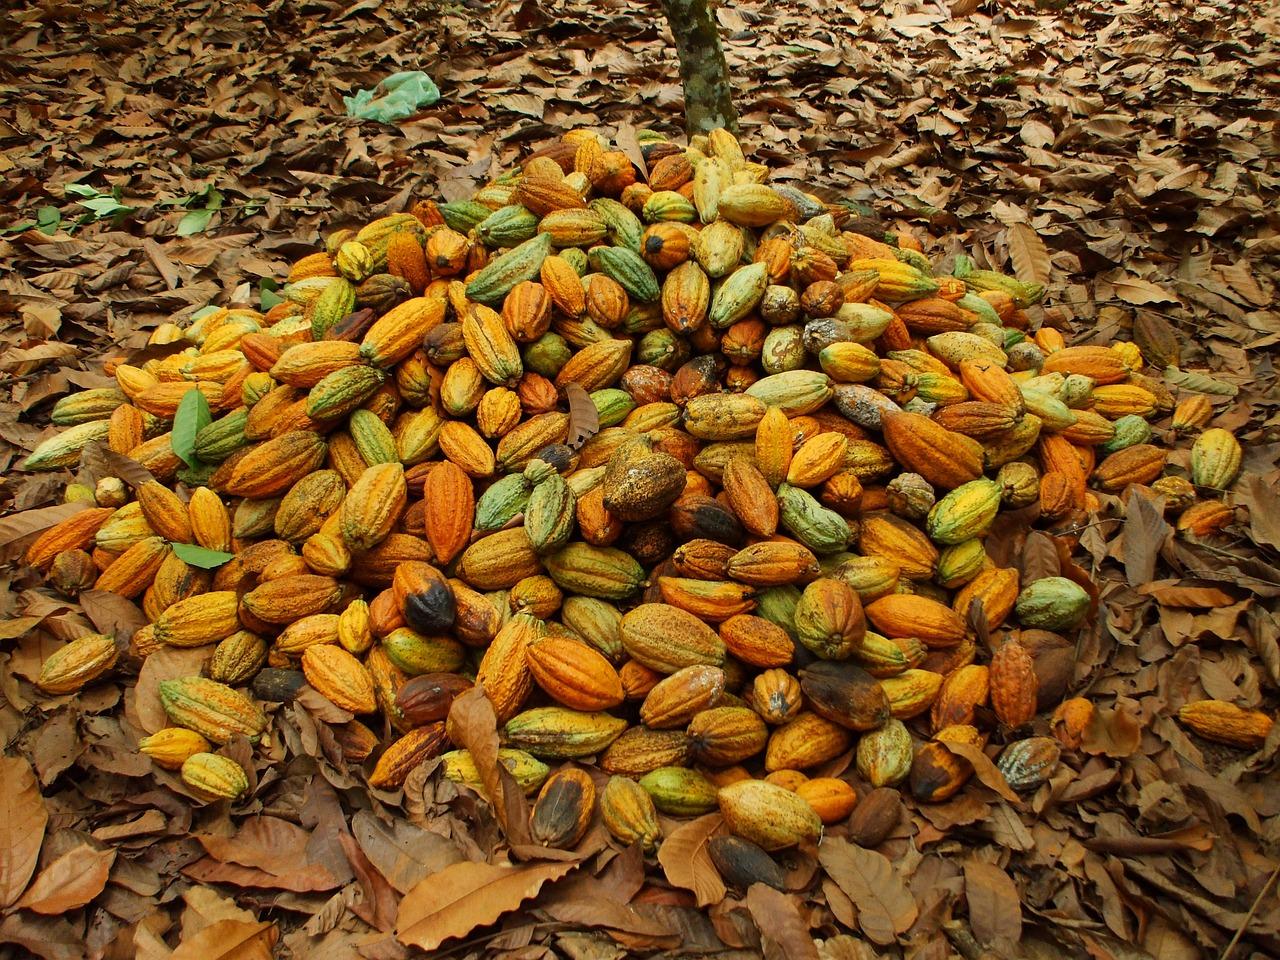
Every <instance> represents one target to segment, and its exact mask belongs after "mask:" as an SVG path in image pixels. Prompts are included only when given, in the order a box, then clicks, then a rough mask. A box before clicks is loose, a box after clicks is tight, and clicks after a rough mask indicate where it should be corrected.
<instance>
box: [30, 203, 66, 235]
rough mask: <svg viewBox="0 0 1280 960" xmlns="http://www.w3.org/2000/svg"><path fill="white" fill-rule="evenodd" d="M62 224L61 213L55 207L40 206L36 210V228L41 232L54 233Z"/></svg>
mask: <svg viewBox="0 0 1280 960" xmlns="http://www.w3.org/2000/svg"><path fill="white" fill-rule="evenodd" d="M60 226H62V213H61V211H59V210H58V208H57V207H54V206H47V207H41V208H40V209H39V210H37V211H36V229H37V230H39V231H40V232H41V233H46V234H50V235H52V234H55V233H57V232H58V228H59V227H60Z"/></svg>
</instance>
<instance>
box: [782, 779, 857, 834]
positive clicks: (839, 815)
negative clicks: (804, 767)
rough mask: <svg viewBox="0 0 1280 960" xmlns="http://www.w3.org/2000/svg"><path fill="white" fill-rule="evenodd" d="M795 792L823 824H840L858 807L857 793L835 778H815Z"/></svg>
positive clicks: (805, 782)
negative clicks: (811, 808)
mask: <svg viewBox="0 0 1280 960" xmlns="http://www.w3.org/2000/svg"><path fill="white" fill-rule="evenodd" d="M795 792H796V793H797V794H799V796H800V798H801V799H802V800H804V801H805V803H807V804H809V806H811V807H813V812H814V813H816V814H817V815H818V817H819V819H821V820H822V822H823V823H839V822H840V821H842V820H844V819H845V818H846V817H848V816H849V814H851V813H853V808H854V807H856V806H857V805H858V794H857V791H855V790H854V789H853V787H851V786H850V785H849V784H848V783H847V782H845V781H844V780H838V779H836V778H835V777H814V778H813V779H812V780H806V781H804V782H803V783H801V784H799V785H798V786H797V787H796V788H795Z"/></svg>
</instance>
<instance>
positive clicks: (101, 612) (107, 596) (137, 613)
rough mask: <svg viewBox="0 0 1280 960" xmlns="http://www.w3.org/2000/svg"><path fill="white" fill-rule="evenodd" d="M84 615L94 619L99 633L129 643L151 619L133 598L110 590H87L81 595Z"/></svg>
mask: <svg viewBox="0 0 1280 960" xmlns="http://www.w3.org/2000/svg"><path fill="white" fill-rule="evenodd" d="M79 600H80V606H81V608H83V610H84V615H85V616H86V617H88V618H89V619H90V620H92V621H93V625H94V627H96V628H97V630H98V632H99V633H105V634H107V635H108V636H112V637H115V638H116V642H117V643H119V644H127V643H128V642H129V641H130V640H131V639H133V635H134V634H135V633H137V632H138V630H140V629H141V628H142V627H145V626H146V625H147V624H148V623H150V622H151V621H150V620H149V619H148V618H147V615H146V614H145V613H143V612H142V610H141V609H139V607H138V605H137V604H136V603H134V602H133V601H132V600H129V599H127V598H125V597H122V596H120V594H118V593H112V592H111V591H109V590H86V591H85V592H84V593H82V594H80V596H79Z"/></svg>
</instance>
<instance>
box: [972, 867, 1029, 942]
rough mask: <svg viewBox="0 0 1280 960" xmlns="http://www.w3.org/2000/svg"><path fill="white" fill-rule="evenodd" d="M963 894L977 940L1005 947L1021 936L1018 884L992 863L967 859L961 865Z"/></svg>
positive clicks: (1020, 907) (1017, 940)
mask: <svg viewBox="0 0 1280 960" xmlns="http://www.w3.org/2000/svg"><path fill="white" fill-rule="evenodd" d="M964 895H965V899H966V900H968V901H969V924H970V926H972V927H973V933H974V935H975V936H976V937H977V938H978V940H979V941H980V942H981V943H984V944H986V945H987V946H994V945H995V944H997V943H1000V944H1003V945H1005V946H1006V947H1007V946H1009V945H1011V944H1016V943H1018V942H1019V941H1020V940H1021V939H1022V906H1021V898H1020V897H1019V895H1018V888H1017V887H1016V886H1015V885H1014V883H1013V881H1012V880H1011V879H1010V878H1009V875H1008V874H1007V873H1005V872H1004V871H1003V870H1001V869H1000V868H999V867H997V866H995V865H994V864H990V863H987V862H985V861H983V860H969V861H967V862H966V863H965V865H964Z"/></svg>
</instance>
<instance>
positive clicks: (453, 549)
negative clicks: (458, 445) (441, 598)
mask: <svg viewBox="0 0 1280 960" xmlns="http://www.w3.org/2000/svg"><path fill="white" fill-rule="evenodd" d="M422 497H423V502H424V503H425V504H426V513H425V517H424V527H425V532H426V539H427V542H428V543H429V544H431V550H432V552H433V553H434V554H435V556H436V560H437V562H438V563H440V564H441V565H444V564H448V563H449V562H451V561H452V560H453V558H454V557H456V556H458V554H460V553H461V552H462V551H463V550H465V549H466V547H467V544H468V543H469V542H470V539H471V530H472V527H473V526H474V523H475V512H476V501H475V488H474V486H473V485H472V481H471V478H470V477H469V476H467V474H466V472H465V471H463V469H462V468H461V467H459V466H458V465H457V464H455V463H452V462H450V461H448V460H445V461H442V462H441V463H438V464H436V465H435V466H434V467H432V469H431V472H430V473H429V474H427V479H426V480H425V481H424V483H423V487H422Z"/></svg>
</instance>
